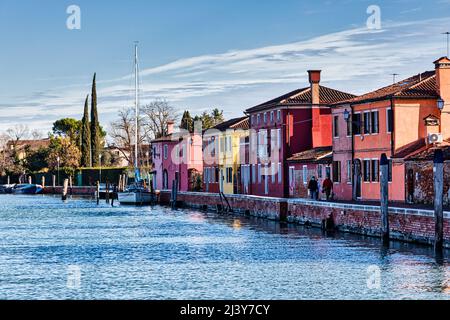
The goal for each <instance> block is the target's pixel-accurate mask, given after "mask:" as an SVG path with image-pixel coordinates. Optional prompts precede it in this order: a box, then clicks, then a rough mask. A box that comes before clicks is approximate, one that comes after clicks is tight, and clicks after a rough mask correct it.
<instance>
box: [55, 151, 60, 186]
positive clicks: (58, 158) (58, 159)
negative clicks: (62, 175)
mask: <svg viewBox="0 0 450 320" xmlns="http://www.w3.org/2000/svg"><path fill="white" fill-rule="evenodd" d="M56 161H57V168H58V186H59V185H60V183H59V162H60V161H61V158H60V157H59V156H58V157H57V158H56Z"/></svg>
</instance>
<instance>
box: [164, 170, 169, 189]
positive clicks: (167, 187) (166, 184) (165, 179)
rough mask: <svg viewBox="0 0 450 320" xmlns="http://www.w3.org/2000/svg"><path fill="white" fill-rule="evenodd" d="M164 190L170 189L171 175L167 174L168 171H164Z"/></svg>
mask: <svg viewBox="0 0 450 320" xmlns="http://www.w3.org/2000/svg"><path fill="white" fill-rule="evenodd" d="M163 189H164V190H167V189H169V173H168V172H167V170H164V172H163Z"/></svg>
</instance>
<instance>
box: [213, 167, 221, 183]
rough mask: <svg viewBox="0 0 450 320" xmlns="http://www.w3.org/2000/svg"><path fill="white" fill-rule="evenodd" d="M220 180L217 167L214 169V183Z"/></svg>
mask: <svg viewBox="0 0 450 320" xmlns="http://www.w3.org/2000/svg"><path fill="white" fill-rule="evenodd" d="M219 180H220V169H219V167H216V168H215V170H214V182H215V183H218V182H219Z"/></svg>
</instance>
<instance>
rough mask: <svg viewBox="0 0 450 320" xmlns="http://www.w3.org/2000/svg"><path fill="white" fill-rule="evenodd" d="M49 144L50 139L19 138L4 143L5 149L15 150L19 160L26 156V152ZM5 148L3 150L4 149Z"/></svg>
mask: <svg viewBox="0 0 450 320" xmlns="http://www.w3.org/2000/svg"><path fill="white" fill-rule="evenodd" d="M49 146H50V139H40V140H19V141H12V140H11V141H8V143H7V144H6V150H7V151H10V152H12V151H15V152H16V155H17V157H18V158H19V160H23V159H25V158H26V157H27V153H28V152H30V151H37V150H39V149H41V148H47V147H49ZM6 150H5V151H6Z"/></svg>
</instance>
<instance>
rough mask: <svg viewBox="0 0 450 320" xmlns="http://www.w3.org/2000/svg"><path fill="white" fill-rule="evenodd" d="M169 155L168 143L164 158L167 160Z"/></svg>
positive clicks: (165, 147) (165, 146)
mask: <svg viewBox="0 0 450 320" xmlns="http://www.w3.org/2000/svg"><path fill="white" fill-rule="evenodd" d="M168 157H169V146H168V145H167V144H165V145H164V159H165V160H166V159H167V158H168Z"/></svg>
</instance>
